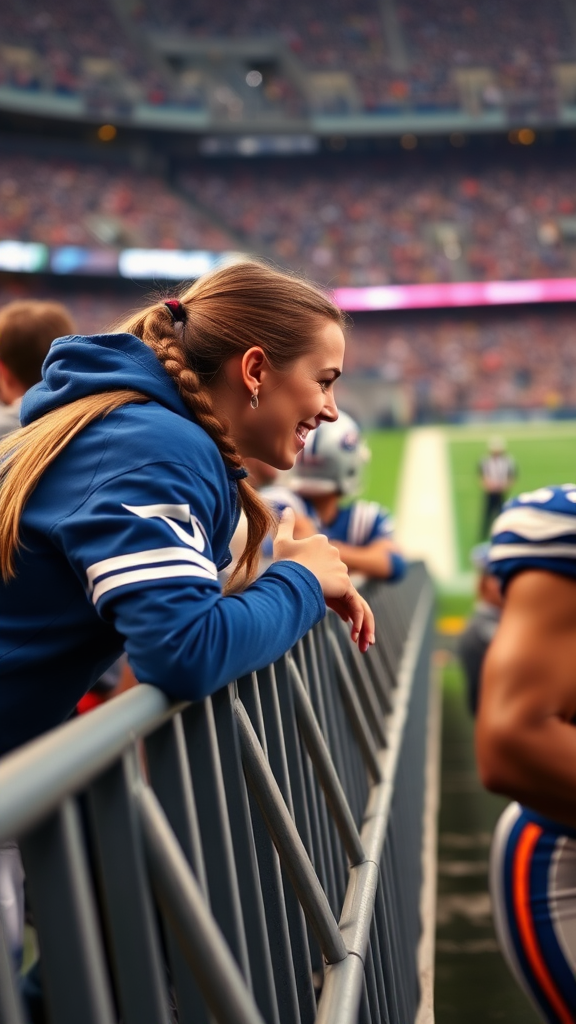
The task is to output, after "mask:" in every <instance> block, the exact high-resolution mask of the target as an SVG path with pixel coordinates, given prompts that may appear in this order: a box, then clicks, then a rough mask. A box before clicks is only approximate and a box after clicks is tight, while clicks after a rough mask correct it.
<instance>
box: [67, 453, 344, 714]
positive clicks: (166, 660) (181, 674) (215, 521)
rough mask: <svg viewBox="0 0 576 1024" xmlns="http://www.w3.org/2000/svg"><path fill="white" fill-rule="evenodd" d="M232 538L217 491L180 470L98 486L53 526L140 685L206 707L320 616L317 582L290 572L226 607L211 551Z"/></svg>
mask: <svg viewBox="0 0 576 1024" xmlns="http://www.w3.org/2000/svg"><path fill="white" fill-rule="evenodd" d="M229 528H230V507H229V502H228V501H224V500H223V498H222V496H221V493H220V489H219V488H218V486H217V485H216V484H214V483H210V482H208V481H207V480H205V479H203V478H202V477H201V476H200V475H198V474H195V473H194V472H193V471H191V470H190V469H188V467H185V466H182V465H179V464H163V465H162V466H158V467H156V466H154V467H150V466H148V467H146V470H145V471H142V470H135V471H133V472H130V473H125V474H123V475H121V476H120V477H115V478H114V479H111V480H109V481H108V482H104V483H102V484H100V485H99V486H98V487H97V488H96V489H95V490H94V491H93V492H92V493H91V494H90V495H89V496H88V497H87V498H86V499H85V500H84V502H83V503H82V505H81V506H80V508H78V509H76V510H75V511H74V512H73V513H72V514H70V515H69V516H68V517H67V518H66V519H65V520H64V521H63V522H62V523H59V524H57V527H56V528H55V530H54V531H53V539H54V540H55V542H56V543H57V544H59V545H60V546H61V547H62V548H63V550H64V552H65V554H66V557H67V559H68V561H69V562H70V563H71V564H72V566H73V568H74V569H75V571H76V573H77V575H78V576H79V578H80V580H81V581H82V584H83V586H84V588H85V592H86V595H87V599H88V600H89V601H90V602H91V604H92V605H93V607H94V609H95V612H96V613H97V614H98V615H99V616H101V617H102V618H103V619H104V620H105V621H107V622H110V623H111V624H112V625H113V626H114V627H115V629H116V630H117V631H118V633H120V634H121V635H122V636H123V637H124V644H125V649H126V652H127V654H128V659H129V662H130V665H131V667H132V669H133V671H134V673H135V675H136V678H137V679H138V680H139V681H140V682H147V683H152V684H153V685H155V686H158V687H160V688H161V689H163V690H165V691H166V692H167V693H169V694H170V695H171V696H174V697H178V698H184V699H189V700H197V699H201V698H203V697H205V696H206V695H207V694H210V693H213V692H214V691H215V690H217V689H219V688H220V687H221V686H223V685H225V684H226V683H228V682H230V681H231V680H232V679H235V678H237V677H238V676H241V675H244V674H246V673H248V672H251V671H254V670H256V669H258V668H262V667H264V666H265V665H267V664H269V663H270V662H272V661H275V660H276V659H277V658H279V657H280V656H281V655H282V654H283V653H284V652H285V651H287V650H288V649H289V648H290V647H291V646H292V645H293V644H294V643H295V642H296V640H298V639H299V638H300V637H301V636H303V634H304V633H305V632H306V631H307V630H308V629H309V628H310V627H311V626H312V625H314V623H315V622H317V621H318V620H319V619H320V618H322V616H323V615H324V613H325V610H326V608H325V603H324V598H323V595H322V591H321V588H320V585H319V583H318V581H317V580H316V577H315V576H314V575H313V574H312V573H311V572H309V571H308V570H307V569H306V568H305V567H304V566H300V565H297V564H296V563H294V562H288V561H285V562H278V563H276V564H275V565H274V566H273V567H272V568H271V569H270V570H269V571H268V572H267V573H265V574H264V575H263V576H262V577H261V578H260V579H259V580H258V581H257V582H256V583H255V584H253V585H252V586H251V587H249V588H247V590H245V591H244V592H243V593H241V594H237V595H231V596H226V597H224V596H223V594H222V590H221V587H220V583H219V581H218V571H217V565H216V558H215V554H214V542H215V539H217V541H218V544H217V547H218V548H219V549H220V550H222V549H224V548H227V533H228V530H229Z"/></svg>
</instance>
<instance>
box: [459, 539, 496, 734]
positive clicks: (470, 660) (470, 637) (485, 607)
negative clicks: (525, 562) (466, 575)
mask: <svg viewBox="0 0 576 1024" xmlns="http://www.w3.org/2000/svg"><path fill="white" fill-rule="evenodd" d="M489 550H490V545H489V544H488V543H486V544H478V546H477V547H475V548H473V550H472V552H471V554H470V558H471V561H472V564H473V566H474V568H475V569H476V571H477V572H478V584H477V588H476V597H477V600H476V604H475V605H474V609H473V612H472V615H471V617H470V619H469V620H468V622H467V624H466V628H465V629H464V632H463V633H461V634H460V636H459V638H458V655H459V658H460V661H461V662H462V667H463V669H464V675H465V678H466V692H467V698H468V707H469V710H470V714H471V715H474V716H475V715H476V712H477V710H478V700H479V698H480V679H481V674H482V665H483V663H484V657H485V655H486V651H487V650H488V647H489V646H490V644H491V642H492V640H493V638H494V634H495V632H496V630H497V628H498V624H499V622H500V616H501V614H502V604H503V598H502V594H501V590H500V580H499V579H498V578H497V577H496V576H492V575H491V574H490V573H489V572H488V552H489Z"/></svg>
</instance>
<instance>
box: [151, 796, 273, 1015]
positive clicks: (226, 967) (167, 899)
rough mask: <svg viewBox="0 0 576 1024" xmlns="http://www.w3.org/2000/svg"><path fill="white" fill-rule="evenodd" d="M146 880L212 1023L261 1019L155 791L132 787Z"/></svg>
mask: <svg viewBox="0 0 576 1024" xmlns="http://www.w3.org/2000/svg"><path fill="white" fill-rule="evenodd" d="M134 797H135V800H136V804H137V807H138V812H139V818H140V823H141V826H142V832H143V836H144V846H145V851H146V860H147V863H148V870H149V873H150V881H151V883H152V887H153V889H154V892H155V895H156V898H157V900H158V902H159V904H160V906H161V908H162V911H163V913H164V914H165V916H166V918H167V920H168V922H169V924H170V926H171V927H172V928H173V930H174V932H175V934H176V938H177V939H178V942H179V944H180V946H181V949H182V952H183V953H184V956H185V957H186V960H187V961H188V963H189V965H190V967H191V969H192V972H193V974H194V977H195V978H196V981H197V983H198V987H199V988H200V991H201V992H202V994H203V996H204V998H205V1000H206V1003H207V1005H208V1008H209V1009H210V1011H211V1012H212V1013H213V1014H214V1017H215V1018H216V1021H217V1022H218V1024H264V1021H263V1019H262V1017H261V1015H260V1012H259V1010H258V1007H257V1006H256V1003H255V1002H254V1000H253V998H252V996H251V994H250V992H249V990H248V987H247V985H246V983H245V981H244V979H243V977H242V975H241V974H240V970H239V968H238V966H237V964H236V962H235V960H234V959H233V957H232V954H231V953H230V950H229V948H228V945H227V944H226V941H225V939H224V937H223V935H222V933H221V931H220V929H219V928H218V925H217V924H216V922H215V920H214V918H213V917H212V914H211V913H210V910H209V908H208V906H207V904H206V901H205V900H204V897H203V896H202V892H201V890H200V886H199V885H198V883H197V881H196V879H195V878H194V875H193V874H192V870H191V868H190V865H189V864H188V861H187V860H186V858H185V856H184V854H183V853H182V849H181V847H180V845H179V843H178V840H177V839H176V836H175V835H174V833H173V832H172V829H171V828H170V825H169V824H168V819H167V818H166V815H165V814H164V811H163V810H162V807H161V805H160V803H159V802H158V800H157V798H156V796H155V795H154V793H153V792H152V790H151V789H150V788H149V787H148V786H144V785H142V784H139V785H136V786H135V788H134Z"/></svg>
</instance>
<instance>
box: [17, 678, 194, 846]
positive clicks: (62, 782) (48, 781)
mask: <svg viewBox="0 0 576 1024" xmlns="http://www.w3.org/2000/svg"><path fill="white" fill-rule="evenodd" d="M185 706H186V705H185V704H174V703H172V702H171V701H170V699H169V698H168V697H167V696H166V694H165V693H163V692H162V691H161V690H157V689H156V688H155V687H154V686H148V685H146V684H143V685H141V686H138V687H136V688H135V689H133V690H130V691H129V692H128V693H125V694H122V696H121V697H118V698H116V699H115V700H114V701H111V702H110V703H109V704H105V705H103V706H102V707H100V708H97V709H96V710H95V711H92V712H91V713H90V714H89V715H85V716H82V717H81V718H77V719H74V721H72V722H66V723H65V724H64V725H61V726H59V727H58V728H57V729H54V730H53V731H52V732H50V733H47V734H46V735H45V736H42V737H41V738H40V739H38V740H34V741H33V742H31V743H28V744H26V746H24V747H21V748H20V749H19V750H16V751H15V752H14V753H13V754H9V755H8V756H7V757H5V758H3V759H2V760H0V843H1V842H4V841H6V840H7V839H13V838H18V836H19V835H20V834H21V833H22V832H25V831H26V829H27V828H29V827H30V826H32V825H34V824H35V823H36V822H37V821H39V820H40V819H41V818H43V817H45V816H46V815H47V814H49V813H50V811H52V810H54V809H55V808H56V807H57V806H58V804H59V803H60V802H61V801H62V800H63V799H65V798H66V797H67V796H69V795H70V794H71V793H74V792H78V790H80V789H83V788H84V786H86V785H88V783H89V782H90V781H91V780H92V779H93V778H95V776H96V775H98V774H99V773H100V772H102V771H104V770H105V769H106V768H107V767H109V765H111V764H112V763H113V762H114V760H115V759H116V758H117V757H120V756H121V754H122V753H123V751H124V750H126V748H127V747H128V746H129V745H130V744H131V743H133V742H134V740H135V739H137V738H138V737H140V736H145V735H146V734H147V733H148V732H151V731H152V730H153V729H155V728H157V727H158V726H159V725H161V724H162V722H164V721H166V719H168V718H170V717H171V715H173V714H175V713H176V712H177V711H178V710H180V709H181V708H183V707H185Z"/></svg>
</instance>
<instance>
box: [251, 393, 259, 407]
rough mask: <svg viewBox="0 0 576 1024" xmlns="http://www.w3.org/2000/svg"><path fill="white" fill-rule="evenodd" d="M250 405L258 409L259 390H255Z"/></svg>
mask: <svg viewBox="0 0 576 1024" xmlns="http://www.w3.org/2000/svg"><path fill="white" fill-rule="evenodd" d="M250 405H251V406H252V408H253V409H257V408H258V392H257V391H255V392H254V393H253V395H252V398H251V399H250Z"/></svg>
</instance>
